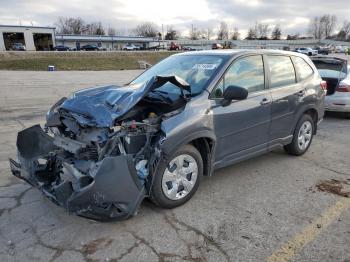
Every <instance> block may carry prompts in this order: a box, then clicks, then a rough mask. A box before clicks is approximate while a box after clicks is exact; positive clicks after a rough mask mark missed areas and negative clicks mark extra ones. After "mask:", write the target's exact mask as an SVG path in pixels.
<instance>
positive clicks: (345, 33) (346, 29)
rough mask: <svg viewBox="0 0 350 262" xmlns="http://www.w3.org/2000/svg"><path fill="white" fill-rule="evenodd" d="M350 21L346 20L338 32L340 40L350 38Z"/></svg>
mask: <svg viewBox="0 0 350 262" xmlns="http://www.w3.org/2000/svg"><path fill="white" fill-rule="evenodd" d="M349 34H350V22H349V21H348V20H345V21H344V23H343V26H342V27H341V29H340V31H339V33H338V34H337V39H338V40H343V41H345V40H346V39H350V35H349Z"/></svg>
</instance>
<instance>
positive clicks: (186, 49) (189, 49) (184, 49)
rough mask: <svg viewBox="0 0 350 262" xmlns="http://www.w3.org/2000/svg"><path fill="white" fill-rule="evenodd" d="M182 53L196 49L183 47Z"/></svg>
mask: <svg viewBox="0 0 350 262" xmlns="http://www.w3.org/2000/svg"><path fill="white" fill-rule="evenodd" d="M182 51H196V49H194V48H193V47H190V46H183V47H182Z"/></svg>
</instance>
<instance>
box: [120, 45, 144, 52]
mask: <svg viewBox="0 0 350 262" xmlns="http://www.w3.org/2000/svg"><path fill="white" fill-rule="evenodd" d="M122 49H123V50H125V51H136V50H140V47H139V46H137V45H134V44H126V45H124V46H123V48H122Z"/></svg>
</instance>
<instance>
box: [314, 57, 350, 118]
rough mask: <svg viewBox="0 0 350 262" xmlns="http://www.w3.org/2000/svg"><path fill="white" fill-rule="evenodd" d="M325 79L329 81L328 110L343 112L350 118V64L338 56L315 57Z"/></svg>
mask: <svg viewBox="0 0 350 262" xmlns="http://www.w3.org/2000/svg"><path fill="white" fill-rule="evenodd" d="M311 60H312V61H313V62H314V64H315V66H316V68H317V69H318V71H319V73H320V75H321V77H322V79H323V80H325V81H326V82H327V96H326V98H325V109H326V111H335V112H343V113H345V116H346V117H347V118H350V66H349V65H348V63H347V60H346V59H341V58H338V57H313V58H311Z"/></svg>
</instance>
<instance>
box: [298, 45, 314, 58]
mask: <svg viewBox="0 0 350 262" xmlns="http://www.w3.org/2000/svg"><path fill="white" fill-rule="evenodd" d="M295 52H298V53H300V54H304V55H308V56H313V55H317V54H318V52H317V50H314V49H312V48H311V47H300V48H296V49H295Z"/></svg>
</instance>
